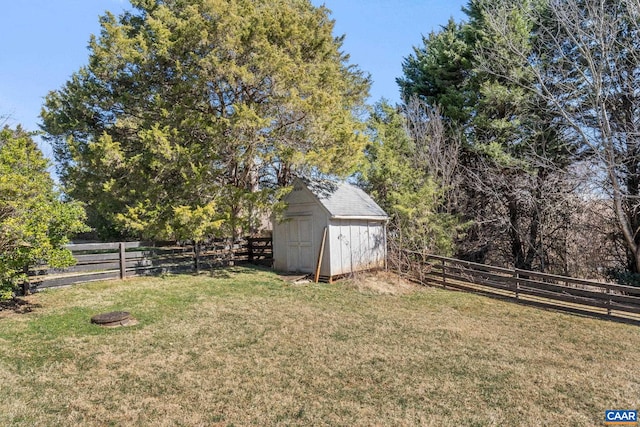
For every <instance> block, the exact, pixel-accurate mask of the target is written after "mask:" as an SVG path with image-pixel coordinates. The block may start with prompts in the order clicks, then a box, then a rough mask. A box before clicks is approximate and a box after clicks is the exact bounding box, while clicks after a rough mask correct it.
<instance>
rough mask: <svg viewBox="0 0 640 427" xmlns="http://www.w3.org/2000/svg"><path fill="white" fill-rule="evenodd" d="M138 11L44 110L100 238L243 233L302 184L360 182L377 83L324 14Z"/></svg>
mask: <svg viewBox="0 0 640 427" xmlns="http://www.w3.org/2000/svg"><path fill="white" fill-rule="evenodd" d="M132 5H133V7H134V9H133V11H131V12H127V13H125V14H123V15H122V16H120V17H115V16H113V15H112V14H106V15H105V16H103V17H102V18H101V20H100V23H101V27H102V31H101V34H100V35H99V36H98V37H92V39H91V42H90V46H89V48H90V56H89V64H88V66H86V67H83V68H81V69H80V70H79V71H78V72H77V73H75V74H74V75H73V76H72V77H71V79H70V80H69V81H68V82H67V83H66V85H65V86H64V87H63V88H62V89H60V90H57V91H54V92H51V93H50V94H49V95H48V96H47V99H46V103H45V107H44V109H43V112H42V119H43V124H42V127H43V129H44V130H45V131H46V132H47V135H48V138H49V139H50V140H51V141H52V142H53V144H54V148H55V156H56V159H57V160H58V162H59V164H60V175H61V179H62V181H63V183H64V184H66V186H67V187H68V189H69V190H68V191H69V194H70V195H71V196H72V197H74V198H77V199H79V200H82V201H84V202H86V203H87V206H88V209H89V214H90V218H91V221H92V224H93V225H94V226H96V227H98V228H99V230H100V231H101V232H102V234H103V235H109V234H112V235H113V234H128V235H133V236H141V237H150V238H189V239H198V238H200V236H202V235H211V234H214V233H217V232H224V233H236V232H239V230H247V229H249V228H250V227H251V220H252V212H253V211H255V210H256V209H260V208H261V207H264V206H265V205H266V204H267V202H268V200H269V199H270V197H272V196H273V192H274V191H275V189H276V188H277V187H279V186H283V185H286V184H287V183H288V182H289V180H290V179H291V176H292V174H293V173H303V174H304V173H312V172H313V171H319V172H322V173H336V174H347V173H350V172H351V171H352V170H353V168H354V167H355V165H356V164H357V163H358V160H359V153H360V152H361V149H362V146H363V144H364V142H365V139H364V136H363V135H362V133H361V132H358V130H361V129H362V127H361V124H360V122H359V121H358V119H357V116H356V114H354V112H356V111H357V109H359V108H360V107H361V106H362V104H363V102H364V99H365V98H366V96H367V91H368V86H369V80H368V77H367V76H366V75H364V74H363V73H362V72H361V71H360V70H358V69H357V68H356V67H355V66H353V65H350V64H349V63H348V56H347V55H345V54H344V53H342V51H341V46H342V38H334V36H333V35H332V31H333V21H331V19H330V17H329V11H328V10H327V9H326V8H324V7H314V6H312V5H311V3H310V2H309V1H308V0H302V1H301V0H276V1H268V2H267V1H265V0H256V1H242V0H188V1H162V0H133V1H132ZM194 223H198V225H197V227H192V226H189V227H185V224H191V225H193V224H194ZM188 229H194V230H195V229H197V230H199V232H198V233H197V234H198V235H197V236H196V235H191V236H190V235H188V234H189V233H187V234H185V230H188ZM181 230H182V231H181Z"/></svg>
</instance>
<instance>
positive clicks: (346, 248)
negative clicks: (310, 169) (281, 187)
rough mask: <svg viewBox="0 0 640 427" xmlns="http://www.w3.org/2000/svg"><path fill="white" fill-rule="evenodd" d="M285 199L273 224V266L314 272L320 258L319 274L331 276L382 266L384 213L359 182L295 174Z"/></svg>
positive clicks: (385, 219)
mask: <svg viewBox="0 0 640 427" xmlns="http://www.w3.org/2000/svg"><path fill="white" fill-rule="evenodd" d="M284 201H285V203H286V206H287V207H286V208H285V211H284V212H283V215H282V217H281V218H280V221H278V220H274V224H273V259H274V268H275V269H276V270H280V271H288V272H300V273H314V274H315V273H316V270H317V267H318V262H319V261H320V270H319V274H320V278H321V279H322V280H325V281H331V279H332V278H334V277H336V276H342V275H345V274H349V273H352V272H356V271H362V270H369V269H373V268H382V267H384V265H385V262H386V257H387V241H386V223H387V220H388V217H387V214H386V213H385V212H384V211H383V210H382V209H381V208H380V206H378V205H377V204H376V202H374V201H373V199H372V198H371V197H369V195H367V194H366V193H365V192H364V191H362V190H361V189H359V188H358V187H356V186H354V185H351V184H349V183H346V182H340V183H336V182H333V181H326V180H322V181H307V180H302V179H300V178H296V179H295V181H294V182H293V190H292V191H291V192H290V193H289V194H288V195H287V196H286V197H285V199H284ZM325 230H326V231H325ZM323 241H324V245H323ZM321 253H322V258H320V254H321Z"/></svg>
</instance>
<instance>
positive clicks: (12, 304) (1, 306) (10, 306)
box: [0, 298, 40, 314]
mask: <svg viewBox="0 0 640 427" xmlns="http://www.w3.org/2000/svg"><path fill="white" fill-rule="evenodd" d="M36 308H40V304H34V303H32V302H29V301H26V300H24V299H22V298H12V299H10V300H6V301H0V312H2V311H13V312H14V313H17V314H25V313H31V312H32V311H33V310H34V309H36Z"/></svg>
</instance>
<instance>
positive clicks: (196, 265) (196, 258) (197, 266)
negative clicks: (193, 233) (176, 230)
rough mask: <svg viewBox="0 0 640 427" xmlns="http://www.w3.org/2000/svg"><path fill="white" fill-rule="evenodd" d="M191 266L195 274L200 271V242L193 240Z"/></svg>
mask: <svg viewBox="0 0 640 427" xmlns="http://www.w3.org/2000/svg"><path fill="white" fill-rule="evenodd" d="M193 252H194V257H193V268H194V270H195V272H196V274H198V273H200V242H193Z"/></svg>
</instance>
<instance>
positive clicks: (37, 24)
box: [0, 0, 467, 155]
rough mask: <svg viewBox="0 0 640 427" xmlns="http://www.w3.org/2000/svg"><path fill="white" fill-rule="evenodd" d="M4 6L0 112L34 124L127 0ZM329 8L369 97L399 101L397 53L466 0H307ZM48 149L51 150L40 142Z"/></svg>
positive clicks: (29, 1) (37, 0)
mask: <svg viewBox="0 0 640 427" xmlns="http://www.w3.org/2000/svg"><path fill="white" fill-rule="evenodd" d="M5 3H6V4H4V5H3V7H2V23H1V24H0V40H1V42H0V116H3V115H8V116H9V117H10V120H9V123H10V124H12V125H15V124H18V123H19V124H22V126H23V127H24V128H26V129H28V130H37V129H38V122H39V118H38V116H39V114H40V109H41V106H42V102H43V98H44V96H45V95H46V94H47V93H48V92H49V91H51V90H55V89H58V88H60V87H61V86H62V85H63V84H64V83H65V82H66V81H67V79H68V78H69V76H70V75H71V74H72V73H73V72H75V71H77V70H78V69H79V68H80V67H81V66H82V65H85V64H86V62H87V58H88V50H87V44H88V41H89V36H90V35H91V34H97V33H98V32H99V24H98V17H99V16H100V15H102V14H103V13H104V12H105V11H106V10H109V11H111V12H113V13H115V14H119V13H120V12H122V11H123V10H124V8H126V7H127V6H128V5H129V3H128V1H126V0H57V1H51V0H20V1H8V2H5ZM312 3H313V4H315V5H321V4H325V6H327V7H328V8H329V9H331V10H332V11H333V15H332V17H333V19H335V21H336V26H335V31H336V35H339V34H346V40H345V43H344V50H345V52H347V53H349V54H350V55H351V63H354V64H357V65H358V66H359V67H360V68H361V69H362V70H364V71H366V72H368V73H370V74H371V76H372V79H373V86H372V89H371V98H370V101H371V102H375V101H377V100H379V99H380V98H382V97H384V98H387V99H388V100H390V101H392V102H397V101H398V98H399V96H398V87H397V85H396V83H395V79H396V77H399V76H400V75H401V74H402V65H401V64H402V59H403V58H404V57H406V56H408V55H409V54H410V53H411V52H412V46H414V45H419V44H420V43H421V36H422V34H424V35H427V34H428V33H430V32H431V31H432V30H437V29H438V28H439V27H440V26H441V25H444V24H446V23H447V20H448V19H449V18H450V17H451V16H453V17H454V18H455V19H456V20H461V19H462V18H463V13H462V12H461V8H462V6H464V5H465V4H466V3H467V0H450V1H447V0H423V1H420V0H325V1H322V0H312ZM41 148H42V149H43V151H44V152H45V154H46V155H50V152H51V150H50V149H49V147H47V146H43V145H42V144H41Z"/></svg>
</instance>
